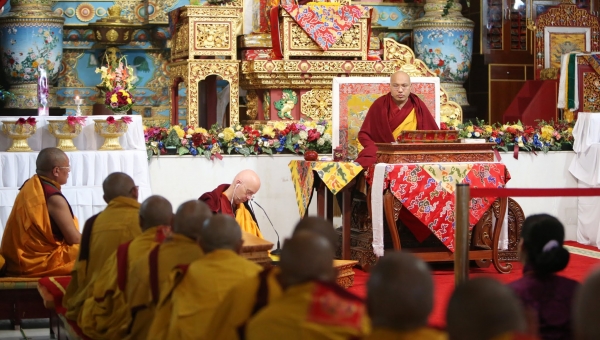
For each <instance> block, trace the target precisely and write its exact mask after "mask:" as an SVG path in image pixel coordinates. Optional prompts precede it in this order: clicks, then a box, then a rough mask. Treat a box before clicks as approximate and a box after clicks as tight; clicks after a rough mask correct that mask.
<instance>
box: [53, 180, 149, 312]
mask: <svg viewBox="0 0 600 340" xmlns="http://www.w3.org/2000/svg"><path fill="white" fill-rule="evenodd" d="M102 190H103V191H104V201H106V203H107V204H108V205H107V206H106V209H104V211H102V212H100V213H99V214H96V215H94V216H92V217H90V218H89V219H88V220H87V221H86V222H85V226H84V229H83V234H82V237H81V249H80V251H79V257H78V259H77V262H76V263H75V266H74V267H73V272H72V278H71V282H70V283H69V286H68V287H67V291H66V293H65V296H64V298H63V305H64V306H65V307H66V308H67V313H66V314H65V316H66V317H67V319H69V320H73V321H77V320H78V319H79V313H80V311H81V306H83V302H84V301H85V299H87V298H88V296H90V294H92V291H91V289H92V283H93V282H94V281H95V279H96V277H98V274H99V273H100V271H101V269H102V266H104V264H105V263H106V261H107V260H108V259H109V257H110V256H111V255H112V254H113V253H114V252H115V251H116V250H117V248H118V247H119V245H121V244H123V243H125V242H129V241H131V240H133V238H134V237H136V236H138V235H140V234H141V233H142V230H141V229H140V222H139V210H140V204H139V203H138V187H137V186H136V185H135V183H134V182H133V179H132V178H131V177H129V175H127V174H125V173H122V172H114V173H112V174H110V175H108V176H107V177H106V179H105V180H104V182H103V183H102Z"/></svg>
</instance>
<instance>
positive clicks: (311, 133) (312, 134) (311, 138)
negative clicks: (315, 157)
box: [306, 129, 321, 142]
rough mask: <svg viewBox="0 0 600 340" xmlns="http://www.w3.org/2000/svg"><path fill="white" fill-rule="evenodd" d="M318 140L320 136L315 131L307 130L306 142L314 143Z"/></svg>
mask: <svg viewBox="0 0 600 340" xmlns="http://www.w3.org/2000/svg"><path fill="white" fill-rule="evenodd" d="M319 138H321V134H320V133H319V131H317V129H312V130H308V137H307V139H306V140H307V141H308V142H314V141H316V140H318V139H319Z"/></svg>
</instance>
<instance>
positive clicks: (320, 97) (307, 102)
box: [300, 90, 331, 120]
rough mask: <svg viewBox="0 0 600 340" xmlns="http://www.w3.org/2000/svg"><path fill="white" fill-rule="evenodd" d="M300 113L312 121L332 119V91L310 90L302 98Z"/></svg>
mask: <svg viewBox="0 0 600 340" xmlns="http://www.w3.org/2000/svg"><path fill="white" fill-rule="evenodd" d="M300 112H301V113H302V114H303V115H306V116H308V117H310V118H311V119H312V120H321V119H326V120H330V119H331V90H310V91H308V92H306V93H305V94H303V95H302V96H301V97H300Z"/></svg>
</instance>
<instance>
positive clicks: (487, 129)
mask: <svg viewBox="0 0 600 340" xmlns="http://www.w3.org/2000/svg"><path fill="white" fill-rule="evenodd" d="M483 129H484V130H485V132H487V133H492V131H494V128H492V126H491V125H484V126H483Z"/></svg>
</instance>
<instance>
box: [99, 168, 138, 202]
mask: <svg viewBox="0 0 600 340" xmlns="http://www.w3.org/2000/svg"><path fill="white" fill-rule="evenodd" d="M102 190H104V200H105V201H106V203H109V202H110V201H112V200H113V199H115V198H117V197H119V196H123V197H129V198H133V199H137V198H138V192H137V188H136V186H135V182H134V181H133V179H132V178H131V177H129V175H128V174H126V173H123V172H113V173H112V174H110V175H108V176H107V177H106V179H104V182H102Z"/></svg>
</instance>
